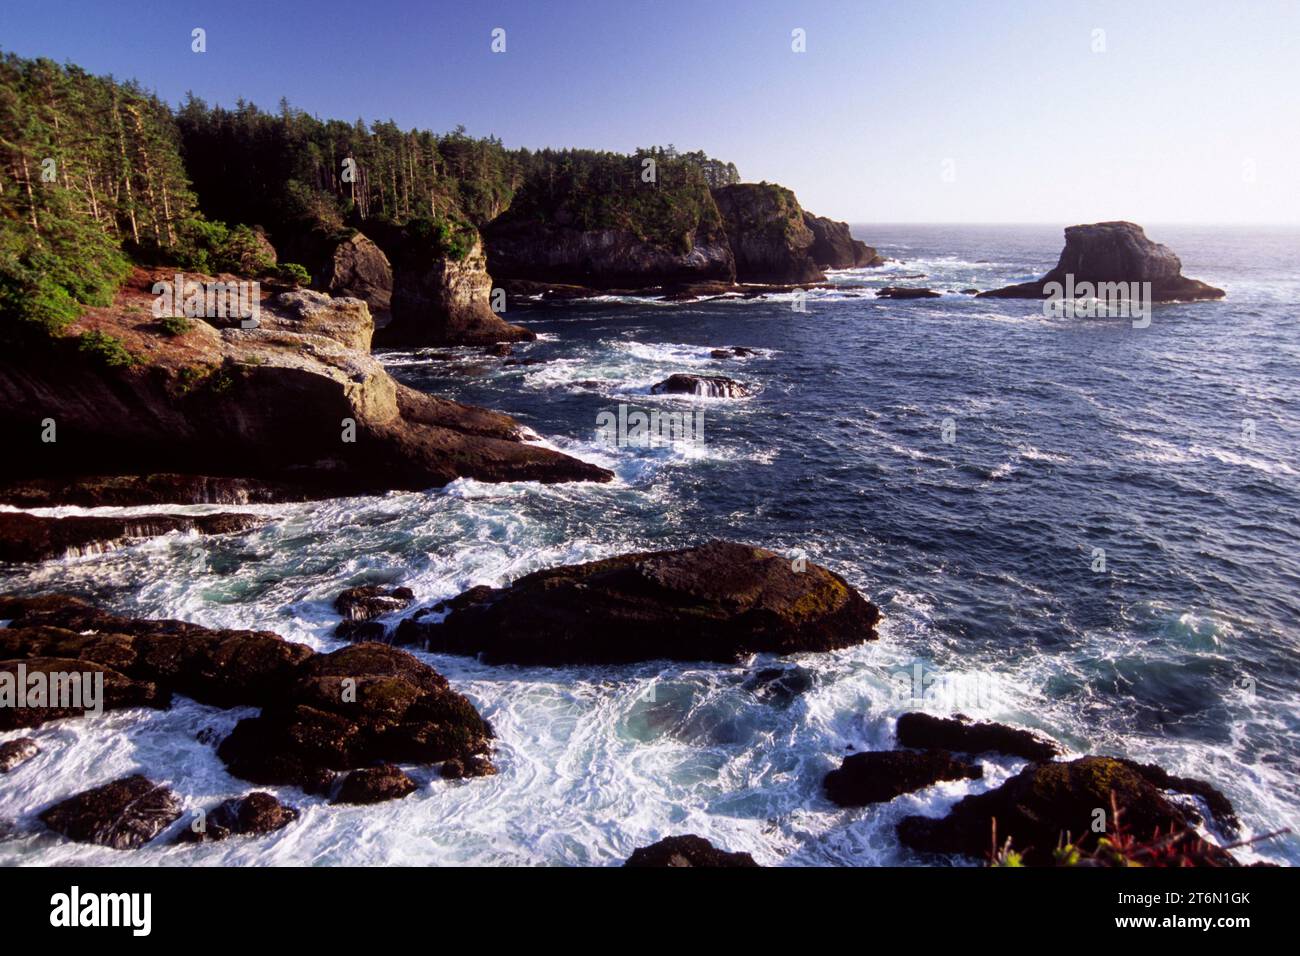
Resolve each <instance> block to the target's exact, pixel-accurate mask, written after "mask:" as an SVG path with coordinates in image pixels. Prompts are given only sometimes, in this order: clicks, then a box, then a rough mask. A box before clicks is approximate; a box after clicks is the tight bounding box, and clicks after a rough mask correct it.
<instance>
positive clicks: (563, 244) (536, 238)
mask: <svg viewBox="0 0 1300 956" xmlns="http://www.w3.org/2000/svg"><path fill="white" fill-rule="evenodd" d="M486 239H487V244H488V269H489V270H490V271H491V273H492V274H493V275H494V276H496V277H498V278H499V279H503V280H521V279H522V280H528V281H532V282H555V283H564V284H572V285H579V286H585V287H588V288H594V289H618V288H647V287H651V286H660V285H674V284H679V283H688V282H706V281H720V282H733V281H735V278H736V266H735V260H734V259H733V257H732V255H731V248H730V246H728V244H727V238H726V235H725V234H724V233H722V232H721V231H720V230H717V229H713V228H709V227H707V226H703V225H701V226H700V227H699V228H697V229H696V231H695V232H694V233H693V234H692V235H691V236H690V238H689V241H687V242H685V243H683V245H684V246H686V247H687V248H686V249H685V251H683V250H682V249H675V248H669V247H667V246H664V245H661V244H659V243H655V242H650V241H647V240H644V239H642V238H640V237H639V236H637V235H636V234H635V233H633V232H631V231H629V230H626V229H593V230H583V229H579V228H577V227H575V226H568V225H557V224H547V223H541V222H536V221H528V220H525V221H505V222H500V223H497V224H493V225H490V226H489V227H488V228H487V230H486Z"/></svg>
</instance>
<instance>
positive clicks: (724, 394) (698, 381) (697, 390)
mask: <svg viewBox="0 0 1300 956" xmlns="http://www.w3.org/2000/svg"><path fill="white" fill-rule="evenodd" d="M754 392H755V389H754V388H753V387H751V386H749V385H746V384H745V383H744V382H738V381H736V380H735V379H734V378H727V377H726V376H725V375H686V374H683V373H681V372H678V373H676V374H674V375H669V376H668V377H667V378H666V379H664V380H663V381H662V382H656V383H655V384H654V385H652V386H650V394H651V395H695V396H697V397H700V398H746V397H748V396H750V395H753V394H754Z"/></svg>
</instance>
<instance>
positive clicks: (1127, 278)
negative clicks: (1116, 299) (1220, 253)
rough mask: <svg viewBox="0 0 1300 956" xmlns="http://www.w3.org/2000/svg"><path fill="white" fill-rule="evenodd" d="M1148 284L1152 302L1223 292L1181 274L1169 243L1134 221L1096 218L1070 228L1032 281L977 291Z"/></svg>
mask: <svg viewBox="0 0 1300 956" xmlns="http://www.w3.org/2000/svg"><path fill="white" fill-rule="evenodd" d="M1067 276H1073V280H1074V284H1076V285H1077V284H1078V283H1081V282H1092V283H1098V282H1150V283H1151V298H1152V300H1153V301H1155V302H1172V301H1191V300H1196V299H1219V298H1222V297H1223V294H1224V293H1223V290H1222V289H1216V288H1214V287H1213V286H1210V285H1206V284H1205V283H1204V282H1199V281H1197V280H1196V279H1188V278H1186V277H1184V276H1183V264H1182V262H1180V261H1179V259H1178V256H1176V255H1174V252H1173V250H1172V249H1170V248H1169V247H1168V246H1163V245H1160V244H1159V243H1156V242H1152V241H1151V240H1150V239H1148V238H1147V236H1146V233H1145V232H1144V231H1143V230H1142V227H1141V226H1139V225H1137V224H1136V223H1132V222H1098V223H1092V224H1090V225H1084V226H1070V227H1069V228H1067V229H1066V230H1065V248H1064V249H1063V250H1062V251H1061V258H1060V259H1059V260H1058V261H1057V263H1056V268H1055V269H1053V270H1052V271H1051V272H1049V273H1047V275H1045V276H1043V278H1041V279H1038V280H1036V281H1034V282H1023V283H1020V284H1019V285H1013V286H1007V287H1006V288H1003V289H994V290H992V291H989V292H981V293H980V295H981V296H987V297H990V298H1000V299H1041V298H1047V296H1048V293H1047V292H1046V291H1044V289H1045V286H1047V285H1048V284H1049V283H1053V282H1058V283H1060V284H1061V285H1062V286H1064V285H1066V283H1067Z"/></svg>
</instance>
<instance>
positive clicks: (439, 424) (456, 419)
mask: <svg viewBox="0 0 1300 956" xmlns="http://www.w3.org/2000/svg"><path fill="white" fill-rule="evenodd" d="M151 279H152V276H151V274H150V273H148V272H145V271H144V270H141V271H139V272H137V274H136V277H135V279H134V280H133V281H132V282H131V283H130V285H129V286H128V287H127V288H126V289H125V290H124V292H123V293H122V295H120V296H119V299H118V302H117V303H116V304H115V305H114V306H112V307H106V308H102V309H91V310H89V311H88V313H87V314H86V315H85V316H83V317H82V319H81V320H80V322H79V324H78V326H77V329H78V330H79V331H83V332H84V331H89V330H91V329H95V330H98V331H101V332H103V333H105V334H110V335H113V336H115V337H117V338H118V339H119V340H120V341H121V342H122V344H123V346H124V347H125V349H126V351H127V352H129V353H130V354H131V355H132V356H135V357H136V361H135V362H134V364H131V365H127V366H113V367H108V366H105V365H104V364H103V363H100V362H97V361H94V360H93V359H91V358H89V357H85V356H80V355H78V354H77V353H76V351H75V350H72V351H71V352H69V353H68V354H63V353H61V352H59V351H58V350H51V351H50V352H49V353H46V352H41V353H33V354H24V355H13V354H9V353H6V355H5V356H2V357H0V440H3V442H4V444H5V447H6V449H7V454H6V455H5V462H4V465H3V466H0V483H3V482H5V481H8V482H14V481H18V482H19V483H20V484H21V482H22V481H30V480H32V479H54V478H65V477H69V476H121V475H149V474H151V473H155V472H168V473H181V474H188V475H218V476H229V477H232V478H240V479H250V478H251V479H257V480H259V481H262V482H265V483H266V484H263V485H262V486H261V487H262V489H263V490H266V489H273V488H275V487H276V486H277V485H287V486H290V487H291V488H295V489H301V488H304V487H305V488H307V489H309V490H310V491H311V493H313V494H315V495H317V496H328V495H332V494H347V493H365V492H382V491H387V490H390V489H394V488H399V489H421V488H429V487H436V486H440V485H444V484H446V483H447V482H450V481H453V480H454V479H456V478H458V477H461V476H468V477H474V478H478V479H480V480H484V481H501V480H537V481H547V482H552V481H572V480H596V481H605V480H608V479H609V478H610V477H611V476H610V474H609V472H607V471H605V470H604V469H601V468H598V467H595V466H593V465H588V464H586V463H583V462H580V461H577V460H575V459H572V458H569V457H567V456H565V455H562V454H559V453H557V452H554V451H550V450H548V449H544V448H541V447H538V446H536V445H529V444H526V443H524V442H523V441H522V440H521V436H522V432H521V430H520V428H519V426H518V425H517V423H516V422H515V421H514V420H512V419H510V418H509V417H507V416H505V415H499V414H495V413H493V412H488V411H485V410H483V409H475V408H471V407H469V406H465V405H460V404H458V403H456V402H450V401H445V400H443V399H439V398H435V397H433V396H431V395H427V394H424V393H422V392H418V391H415V390H413V389H410V388H407V387H405V386H403V385H400V384H398V383H397V382H396V381H394V380H393V379H392V377H391V376H389V374H388V373H387V372H386V371H385V370H384V368H383V366H381V365H380V364H379V363H378V362H377V361H375V359H373V358H372V357H371V356H370V355H369V354H366V353H365V352H363V351H360V350H358V349H357V348H354V347H350V345H351V346H355V345H357V344H358V342H359V340H360V339H361V338H364V337H365V336H367V335H368V334H369V331H370V327H371V320H370V316H369V311H368V310H367V308H366V306H365V304H364V303H362V302H360V301H358V300H354V299H344V300H324V301H322V300H321V299H317V298H314V296H317V295H319V294H317V293H303V292H297V293H291V294H290V295H289V296H288V297H286V298H282V299H272V298H269V297H268V298H267V299H266V300H265V301H263V303H262V315H261V322H260V327H258V328H250V329H245V328H241V327H240V325H239V320H238V319H232V320H229V321H224V320H216V319H214V320H212V322H208V321H204V320H193V321H192V324H191V327H190V328H189V330H188V331H186V332H184V334H181V335H177V336H161V335H159V334H158V333H157V331H156V328H155V326H154V324H153V323H151V322H147V321H142V319H141V318H140V317H139V313H140V312H143V313H144V314H145V315H146V316H147V315H148V310H149V308H150V307H151V306H152V303H153V296H152V293H151V292H150V291H149V288H150V284H151ZM349 343H350V344H349ZM51 428H53V429H55V430H56V432H57V434H56V435H54V436H53V437H55V438H56V440H53V441H51V440H49V439H50V437H51V432H50V429H51ZM156 490H157V489H155V491H156Z"/></svg>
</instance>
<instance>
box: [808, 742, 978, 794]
mask: <svg viewBox="0 0 1300 956" xmlns="http://www.w3.org/2000/svg"><path fill="white" fill-rule="evenodd" d="M982 776H984V771H983V769H981V768H980V766H979V765H978V764H973V763H970V762H969V761H966V760H962V759H961V758H959V757H955V756H953V755H952V754H950V753H948V751H946V750H923V751H919V752H917V751H912V750H885V751H870V752H867V753H858V754H853V755H851V756H848V757H845V758H844V763H843V764H842V765H841V766H840V768H839V769H838V770H832V771H831V772H830V773H828V774H827V775H826V779H825V780H824V781H823V785H824V786H825V787H826V795H827V796H828V797H830V798H831V800H833V801H834V802H835V803H838V804H839V805H840V806H842V807H865V806H867V805H868V804H872V803H886V802H888V801H890V800H893V799H894V798H895V797H897V796H900V795H901V794H904V793H911V792H912V791H913V790H920V789H922V788H924V787H929V786H932V785H933V784H936V783H938V782H939V781H941V780H978V779H979V778H980V777H982Z"/></svg>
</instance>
